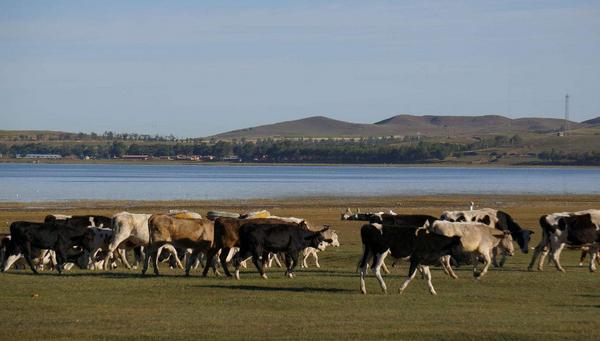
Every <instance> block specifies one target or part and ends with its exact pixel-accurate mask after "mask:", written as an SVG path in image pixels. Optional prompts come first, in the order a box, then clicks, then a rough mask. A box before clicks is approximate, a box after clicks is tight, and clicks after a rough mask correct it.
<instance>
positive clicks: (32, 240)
mask: <svg viewBox="0 0 600 341" xmlns="http://www.w3.org/2000/svg"><path fill="white" fill-rule="evenodd" d="M86 231H87V226H79V225H77V224H69V223H68V222H67V221H61V220H52V219H51V220H50V221H49V222H47V223H33V222H27V221H16V222H13V223H12V224H11V225H10V235H11V241H10V243H9V245H8V248H7V250H6V254H7V256H11V255H18V254H19V253H22V254H23V256H24V257H25V260H26V261H27V263H28V264H29V267H30V268H31V271H33V273H35V274H37V273H38V272H37V270H36V268H35V266H34V264H33V261H32V257H33V254H34V253H35V251H36V250H43V249H49V250H53V251H55V252H56V269H57V270H58V272H59V273H61V272H62V270H63V265H64V264H65V263H66V262H67V260H68V259H69V258H73V257H69V253H70V251H72V249H73V248H74V247H76V246H80V245H82V242H83V240H82V239H83V236H84V234H85V233H86ZM2 270H4V267H3V268H2Z"/></svg>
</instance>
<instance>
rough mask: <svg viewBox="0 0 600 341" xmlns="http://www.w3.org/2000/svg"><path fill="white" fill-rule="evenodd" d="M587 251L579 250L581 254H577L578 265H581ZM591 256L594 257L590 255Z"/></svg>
mask: <svg viewBox="0 0 600 341" xmlns="http://www.w3.org/2000/svg"><path fill="white" fill-rule="evenodd" d="M587 253H588V252H587V251H586V250H581V256H579V266H583V262H584V261H585V257H586V256H587ZM592 257H594V256H593V255H592Z"/></svg>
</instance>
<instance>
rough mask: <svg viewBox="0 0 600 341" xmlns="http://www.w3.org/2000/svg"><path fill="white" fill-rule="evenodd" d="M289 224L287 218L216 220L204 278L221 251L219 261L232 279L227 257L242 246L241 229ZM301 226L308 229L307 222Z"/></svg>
mask: <svg viewBox="0 0 600 341" xmlns="http://www.w3.org/2000/svg"><path fill="white" fill-rule="evenodd" d="M284 222H287V221H286V220H285V218H257V219H236V218H226V217H219V218H217V219H216V220H215V237H214V245H213V248H211V249H210V250H209V251H208V252H207V257H206V259H207V260H208V261H207V262H206V266H205V267H204V270H203V271H202V276H206V274H207V273H208V266H209V264H212V263H213V262H212V259H213V257H214V256H215V255H216V254H217V253H218V252H219V250H221V254H220V256H219V259H220V261H221V266H222V267H223V271H224V272H225V275H226V276H227V277H231V273H230V272H229V269H228V268H227V256H228V255H229V251H230V250H231V249H232V248H234V247H239V246H240V228H241V227H242V226H243V225H245V224H248V223H253V224H281V223H284ZM299 225H300V226H302V227H303V228H306V229H308V225H307V224H306V222H304V221H301V222H300V224H299Z"/></svg>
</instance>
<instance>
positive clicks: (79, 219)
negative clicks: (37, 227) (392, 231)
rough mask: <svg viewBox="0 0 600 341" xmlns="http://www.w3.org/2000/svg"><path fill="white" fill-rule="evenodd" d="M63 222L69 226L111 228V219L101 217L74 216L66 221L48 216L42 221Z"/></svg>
mask: <svg viewBox="0 0 600 341" xmlns="http://www.w3.org/2000/svg"><path fill="white" fill-rule="evenodd" d="M61 221H62V222H65V223H67V224H69V225H71V226H83V227H88V226H94V227H104V228H112V218H110V217H105V216H101V215H74V216H72V217H69V218H67V219H57V218H56V216H54V215H52V214H50V215H47V216H46V218H45V219H44V222H45V223H54V222H61Z"/></svg>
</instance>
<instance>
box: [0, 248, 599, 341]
mask: <svg viewBox="0 0 600 341" xmlns="http://www.w3.org/2000/svg"><path fill="white" fill-rule="evenodd" d="M359 254H360V248H359V246H358V245H357V244H356V243H352V244H351V245H347V246H342V247H340V248H339V249H335V250H332V249H330V250H328V251H326V252H324V253H322V257H321V258H322V259H321V265H322V269H316V268H310V269H309V270H304V271H303V270H300V269H299V270H298V271H297V277H296V278H294V279H287V278H284V276H283V272H282V271H281V270H280V269H271V270H269V272H268V273H269V275H270V278H269V279H268V280H263V279H259V277H258V275H257V274H256V272H255V271H254V270H253V269H249V270H246V271H245V272H242V279H241V280H240V281H235V280H227V279H224V278H215V277H209V278H199V277H198V276H197V274H195V275H194V276H192V277H189V278H186V277H183V276H182V274H181V272H180V271H177V270H168V269H166V266H165V265H163V266H162V271H163V273H164V275H163V276H162V277H158V278H157V277H155V276H154V275H148V276H146V277H142V276H140V275H139V272H138V271H133V272H129V271H123V270H120V271H116V272H90V271H72V272H69V273H67V274H63V275H60V276H59V275H57V274H55V273H49V272H45V273H43V274H41V275H39V276H34V275H32V274H31V273H30V272H29V271H24V270H23V271H14V270H13V271H11V272H10V273H7V274H2V275H0V283H1V285H2V295H0V306H1V307H2V309H0V338H3V339H9V338H10V339H13V340H14V339H21V338H25V339H31V338H40V337H42V336H43V337H46V338H128V339H130V338H162V339H164V338H168V339H174V338H181V339H186V338H198V337H202V338H209V339H240V338H242V339H291V338H293V339H296V338H302V339H341V338H346V339H432V338H434V339H479V338H486V339H487V338H493V339H540V338H545V339H559V338H560V339H563V338H569V339H594V338H598V337H600V329H599V328H598V323H599V322H600V315H599V313H600V292H599V289H600V277H599V274H591V273H589V272H588V270H587V269H586V268H579V267H576V266H574V265H576V262H577V261H576V258H577V256H578V253H577V252H573V251H570V252H569V251H566V252H564V253H563V254H564V257H563V258H564V259H563V264H564V265H566V266H567V271H568V272H567V273H564V274H563V273H558V272H557V271H556V270H554V269H553V268H551V267H547V269H546V270H545V271H544V272H527V271H526V270H525V268H526V263H527V262H528V260H529V255H521V254H519V255H516V256H515V257H512V258H511V259H509V261H508V262H507V265H506V268H504V269H502V270H495V269H493V270H491V271H490V272H489V273H488V274H487V275H486V277H485V278H483V279H482V280H475V279H473V277H472V276H471V273H470V271H469V269H467V268H466V267H463V268H460V269H458V271H457V273H458V275H459V276H460V278H459V279H458V280H452V279H450V278H449V277H447V276H446V275H444V274H443V272H442V271H441V270H439V269H436V270H434V271H433V283H434V286H435V287H436V289H437V291H438V296H431V295H430V294H429V292H428V290H427V287H426V284H425V281H423V280H421V279H419V278H416V279H415V280H414V281H413V282H412V283H411V285H410V286H409V287H408V288H407V289H406V291H405V293H404V294H402V295H399V294H397V288H398V286H399V285H400V283H401V281H402V280H403V277H404V276H405V275H406V271H407V270H406V264H402V266H400V268H394V269H393V270H392V274H391V275H387V276H386V277H385V279H386V282H387V284H388V288H389V291H390V294H387V295H384V294H382V293H381V292H380V290H379V286H378V284H377V282H376V280H375V279H374V277H372V276H370V277H369V278H368V279H367V289H368V291H369V293H368V294H367V295H361V294H360V293H359V290H358V284H359V281H358V275H357V274H356V273H355V269H356V262H357V260H358V258H359ZM388 263H389V262H388ZM36 294H37V295H38V296H36V297H32V296H33V295H36Z"/></svg>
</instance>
